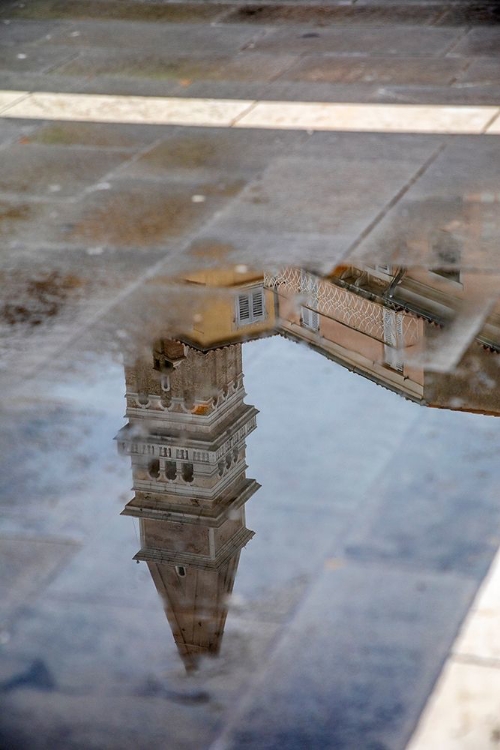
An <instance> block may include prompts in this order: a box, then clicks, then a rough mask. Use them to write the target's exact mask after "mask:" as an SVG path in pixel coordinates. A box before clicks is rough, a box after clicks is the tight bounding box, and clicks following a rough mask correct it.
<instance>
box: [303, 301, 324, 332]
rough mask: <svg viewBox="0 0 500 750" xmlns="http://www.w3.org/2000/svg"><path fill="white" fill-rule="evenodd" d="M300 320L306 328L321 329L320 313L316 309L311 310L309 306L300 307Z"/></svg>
mask: <svg viewBox="0 0 500 750" xmlns="http://www.w3.org/2000/svg"><path fill="white" fill-rule="evenodd" d="M300 322H301V325H303V326H304V327H305V328H310V329H311V331H317V330H319V315H318V313H317V312H316V310H310V309H309V308H308V307H301V308H300Z"/></svg>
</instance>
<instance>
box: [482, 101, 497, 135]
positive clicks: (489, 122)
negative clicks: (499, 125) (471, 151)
mask: <svg viewBox="0 0 500 750" xmlns="http://www.w3.org/2000/svg"><path fill="white" fill-rule="evenodd" d="M499 116H500V107H499V108H498V109H497V111H496V113H495V114H494V115H493V117H492V118H491V120H488V122H487V123H486V125H485V126H484V129H483V130H482V133H484V134H485V135H495V133H488V130H489V128H491V126H492V125H493V123H495V122H496V120H497V119H498V117H499Z"/></svg>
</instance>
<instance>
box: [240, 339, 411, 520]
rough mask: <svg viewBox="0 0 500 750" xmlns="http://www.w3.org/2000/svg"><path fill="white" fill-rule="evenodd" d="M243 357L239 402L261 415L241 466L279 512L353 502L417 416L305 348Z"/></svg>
mask: <svg viewBox="0 0 500 750" xmlns="http://www.w3.org/2000/svg"><path fill="white" fill-rule="evenodd" d="M243 351H244V354H243V357H244V368H243V369H244V372H245V389H246V392H247V394H248V395H247V398H246V400H247V401H248V402H249V403H251V404H254V405H255V406H256V407H257V408H258V409H259V410H260V414H259V416H258V420H257V431H256V432H255V434H254V436H251V437H250V439H249V446H248V457H249V460H248V463H249V465H250V467H251V472H253V474H252V475H255V476H256V478H257V479H258V481H260V482H261V483H262V484H263V485H264V486H265V488H266V491H268V492H270V493H271V495H272V497H273V500H274V502H276V503H279V504H280V505H281V504H284V505H286V506H289V505H290V503H292V504H293V505H294V506H296V505H297V503H298V504H299V505H302V504H303V505H305V506H306V507H317V506H318V507H321V506H323V505H324V503H325V502H328V497H329V496H332V495H339V494H343V495H344V494H345V493H347V494H348V496H349V498H351V497H353V490H354V494H355V495H358V494H359V492H361V491H363V489H364V488H366V486H367V485H368V484H369V483H370V482H371V481H372V480H373V478H374V476H375V475H376V474H377V472H378V471H380V469H381V467H382V466H383V464H384V461H387V460H388V458H389V457H390V455H391V453H392V451H394V449H395V448H396V447H397V446H398V444H399V442H400V441H401V437H402V435H403V434H404V432H405V431H406V430H407V429H408V428H409V426H410V425H411V423H412V422H413V421H414V420H415V419H417V418H418V417H419V414H420V413H421V408H419V407H418V406H417V405H416V404H413V403H412V402H409V401H406V400H405V399H403V398H402V397H401V396H398V395H396V394H394V393H392V392H391V391H388V390H386V389H384V388H382V387H381V386H377V385H375V384H374V383H372V382H371V381H369V380H367V379H365V378H363V377H362V376H359V375H355V374H353V373H351V372H349V371H348V370H346V369H345V368H343V367H341V366H340V365H337V364H336V363H335V362H331V361H329V360H327V359H325V358H324V357H322V356H321V355H320V354H318V353H317V352H314V351H312V350H311V349H309V348H307V347H306V346H305V345H300V344H295V343H294V342H291V341H287V340H285V339H283V338H281V337H273V338H271V339H265V340H261V341H258V342H254V343H250V344H247V345H244V347H243ZM353 485H354V486H353ZM292 488H293V490H294V495H296V497H294V498H291V497H290V496H289V492H290V490H291V489H292Z"/></svg>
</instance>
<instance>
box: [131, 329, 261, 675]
mask: <svg viewBox="0 0 500 750" xmlns="http://www.w3.org/2000/svg"><path fill="white" fill-rule="evenodd" d="M125 375H126V389H127V393H126V398H127V417H128V418H129V423H128V424H127V425H126V426H125V427H124V428H123V429H122V430H121V431H120V433H119V434H118V436H117V440H118V446H119V450H120V451H121V452H122V453H125V454H127V455H130V457H131V462H132V474H133V479H134V491H135V495H134V498H133V499H132V500H131V501H130V502H129V503H128V504H127V505H126V507H125V509H124V510H123V514H124V515H132V516H135V517H137V518H139V524H140V530H141V549H140V551H139V552H138V553H137V555H136V556H135V559H136V560H143V561H145V562H147V564H148V567H149V570H150V573H151V576H152V578H153V581H154V583H155V586H156V589H157V591H158V593H159V594H160V596H161V598H162V600H163V605H164V609H165V613H166V615H167V618H168V621H169V623H170V627H171V629H172V633H173V636H174V640H175V642H176V644H177V648H178V650H179V654H180V655H181V657H182V659H183V661H184V664H185V666H186V669H188V670H190V669H193V668H194V667H195V666H196V662H197V660H198V659H199V657H200V656H202V655H207V654H217V653H218V651H219V649H220V645H221V639H222V635H223V632H224V625H225V621H226V616H227V608H228V598H229V595H230V594H231V592H232V589H233V585H234V580H235V576H236V571H237V569H238V562H239V558H240V552H241V549H242V548H243V547H244V546H245V545H246V543H247V542H248V541H249V540H250V539H251V538H252V536H253V532H252V531H250V530H249V529H247V528H246V524H245V503H246V502H247V500H248V499H249V498H250V497H251V496H252V495H253V494H254V492H256V490H257V489H258V488H259V485H258V483H257V482H256V481H255V480H253V479H247V477H246V469H247V466H246V463H245V442H246V436H247V435H248V434H250V432H252V430H254V429H255V426H256V415H257V410H256V409H255V407H253V406H249V405H247V404H245V403H244V401H243V399H244V396H245V391H244V388H243V372H242V357H241V344H232V345H230V346H226V347H223V348H220V349H213V350H210V351H208V352H200V351H198V350H196V349H194V348H192V347H189V346H186V345H184V344H182V343H180V342H178V341H173V340H162V341H159V342H158V343H157V344H156V345H155V346H154V349H153V352H152V358H151V360H149V361H145V360H140V361H137V362H136V363H135V364H134V366H132V367H128V368H126V373H125Z"/></svg>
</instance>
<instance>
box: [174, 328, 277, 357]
mask: <svg viewBox="0 0 500 750" xmlns="http://www.w3.org/2000/svg"><path fill="white" fill-rule="evenodd" d="M275 335H276V328H275V326H274V325H273V327H272V328H268V329H266V330H265V331H259V332H258V333H254V334H251V335H246V334H245V333H244V330H243V331H241V333H240V332H239V331H238V332H236V331H235V336H234V337H232V338H230V339H221V340H220V341H214V342H213V343H211V344H206V345H203V344H200V342H199V341H194V340H192V339H190V338H189V336H184V335H183V336H179V337H178V341H182V343H183V344H187V346H190V347H191V348H192V349H196V350H197V351H198V352H204V353H206V352H211V351H213V350H214V349H225V348H226V347H228V346H233V345H234V344H246V343H248V342H249V341H258V340H259V339H266V338H269V337H270V336H275Z"/></svg>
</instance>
